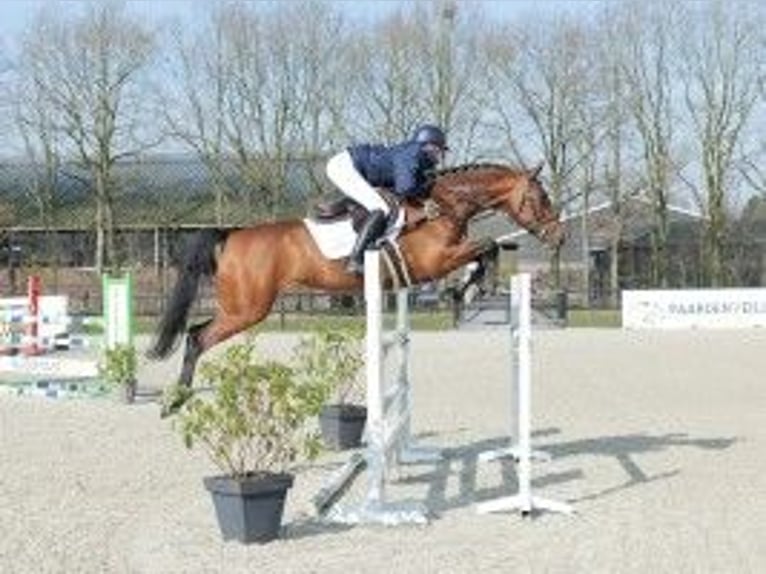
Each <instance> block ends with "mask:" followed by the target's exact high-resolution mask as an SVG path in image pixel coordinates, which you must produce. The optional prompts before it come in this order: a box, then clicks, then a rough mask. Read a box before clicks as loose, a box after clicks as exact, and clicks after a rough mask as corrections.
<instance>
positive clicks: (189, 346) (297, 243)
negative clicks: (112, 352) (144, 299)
mask: <svg viewBox="0 0 766 574" xmlns="http://www.w3.org/2000/svg"><path fill="white" fill-rule="evenodd" d="M541 168H542V165H540V166H538V167H536V168H534V169H531V170H525V169H513V168H510V167H508V166H505V165H498V164H471V165H465V166H460V167H455V168H449V169H444V170H440V171H438V172H435V174H434V175H433V176H432V181H431V183H430V194H429V195H430V199H431V200H433V201H434V202H435V203H436V205H437V206H438V214H436V215H435V216H431V217H426V215H425V214H424V210H423V205H422V203H421V204H419V203H417V202H415V201H412V200H408V201H405V202H404V203H403V206H404V209H405V226H404V228H403V229H402V230H401V234H400V236H399V238H398V240H397V242H398V245H399V248H400V252H401V255H402V259H403V262H404V264H405V265H406V267H407V269H408V271H409V275H410V277H411V278H412V280H413V282H415V283H420V282H425V281H430V280H434V279H439V278H441V277H444V276H445V275H447V274H448V273H450V272H451V271H453V270H455V269H458V268H459V267H461V266H463V265H465V264H466V263H469V262H471V261H477V262H479V263H480V267H479V269H481V262H482V261H483V260H484V258H486V257H487V256H488V255H493V254H495V253H496V252H497V249H498V245H497V244H496V242H495V240H494V239H491V238H485V239H480V240H472V239H468V238H467V228H468V223H469V221H470V220H471V219H472V218H473V217H474V216H476V215H478V214H479V213H483V212H488V211H495V212H499V213H504V214H506V215H508V216H509V217H511V218H512V219H513V220H515V221H516V222H517V223H518V224H519V225H520V226H521V227H523V228H525V229H527V230H528V231H529V232H530V233H531V234H533V235H534V236H536V237H537V238H538V239H539V240H541V241H543V242H544V243H546V244H548V245H549V246H551V247H558V246H559V245H560V244H561V243H562V241H563V230H562V227H561V223H560V222H559V218H558V213H557V212H556V211H555V210H554V208H553V206H552V204H551V202H550V199H549V197H548V194H547V193H546V192H545V190H544V189H543V186H542V184H541V183H540V181H539V179H538V175H539V173H540V170H541ZM343 264H344V261H343V260H342V259H341V260H330V259H327V258H325V257H324V255H323V254H322V253H321V252H320V250H319V248H318V246H317V244H316V243H315V241H314V239H313V238H312V236H311V235H310V234H309V232H308V230H307V228H306V225H305V223H304V222H303V221H302V220H300V219H293V220H285V221H276V222H268V223H261V224H259V225H256V226H254V227H250V228H245V229H236V230H223V229H211V230H203V231H201V232H199V233H198V234H197V235H196V236H195V238H194V239H193V241H192V242H191V245H190V248H188V249H187V250H186V253H185V255H184V257H183V260H182V262H181V266H180V269H179V275H178V278H177V280H176V284H175V287H174V288H173V292H172V293H171V295H170V299H169V301H168V304H167V305H166V307H165V312H164V314H163V316H162V318H161V319H160V322H159V325H158V328H157V333H156V335H155V339H154V342H153V344H152V347H151V349H150V350H149V353H148V354H149V356H150V358H153V359H164V358H166V357H167V356H168V355H169V354H170V353H171V351H172V350H173V349H174V347H175V345H176V343H177V341H178V339H179V338H180V337H181V335H182V333H183V332H184V331H186V349H185V352H184V357H183V365H182V368H181V375H180V378H179V381H178V386H177V389H179V391H182V390H183V389H184V388H185V389H186V390H187V391H188V393H190V390H189V389H190V388H191V384H192V379H193V377H194V370H195V367H196V364H197V360H198V359H199V357H200V355H201V354H202V353H203V352H205V351H206V350H207V349H209V348H211V347H212V346H214V345H216V344H217V343H220V342H222V341H224V340H226V339H228V338H229V337H231V336H233V335H236V334H237V333H240V332H241V331H244V330H245V329H247V328H248V327H251V326H253V325H255V324H257V323H259V322H260V321H262V320H263V319H264V318H265V317H266V316H267V315H268V314H269V312H270V310H271V308H272V305H273V304H274V301H275V299H276V297H277V295H278V294H279V293H281V292H282V291H284V290H286V289H288V288H291V287H296V286H300V287H307V288H313V289H319V290H322V291H325V292H339V291H343V292H347V291H354V290H361V289H362V287H363V278H362V277H360V276H357V275H353V274H350V273H348V272H347V271H346V270H345V269H344V265H343ZM474 273H476V272H474ZM203 277H212V278H213V280H214V286H215V292H216V304H217V305H216V306H217V310H216V312H215V315H214V317H213V318H212V319H209V320H208V321H206V322H204V323H201V324H198V325H194V326H192V327H189V328H188V329H187V327H186V322H187V318H188V314H189V310H190V308H191V306H192V304H193V302H194V300H195V299H196V296H197V290H198V286H199V283H200V280H201V279H202V278H203ZM186 398H188V395H187V397H185V398H183V397H182V396H181V395H179V398H177V399H174V400H173V402H172V403H171V404H170V405H169V406H167V405H166V407H164V411H163V416H164V415H167V414H170V413H172V412H174V411H175V410H177V409H178V408H179V407H180V406H181V404H182V403H183V402H184V401H185V400H186Z"/></svg>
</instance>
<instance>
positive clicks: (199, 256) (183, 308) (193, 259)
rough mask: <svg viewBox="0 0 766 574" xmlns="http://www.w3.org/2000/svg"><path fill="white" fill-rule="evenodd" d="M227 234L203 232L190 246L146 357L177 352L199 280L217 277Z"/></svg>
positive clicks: (156, 356)
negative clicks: (220, 249)
mask: <svg viewBox="0 0 766 574" xmlns="http://www.w3.org/2000/svg"><path fill="white" fill-rule="evenodd" d="M228 234H229V232H228V231H226V230H222V229H204V230H202V231H200V232H198V233H197V234H196V235H195V236H194V238H193V239H192V240H191V241H190V243H189V244H188V245H187V247H186V249H185V250H184V254H183V257H182V259H181V265H180V267H179V271H178V279H177V280H176V284H175V287H173V293H172V295H171V296H170V299H169V300H168V304H167V307H166V308H165V312H164V313H163V315H162V318H161V319H160V322H159V326H158V327H157V332H156V335H155V339H154V342H153V344H152V346H151V348H150V349H149V351H148V353H147V355H148V356H149V357H150V358H152V359H164V358H166V357H167V356H168V355H169V354H170V353H171V351H172V350H173V349H174V348H175V346H176V343H177V342H178V339H179V336H180V335H181V333H182V332H183V331H184V330H185V329H186V320H187V318H188V316H189V309H190V308H191V306H192V303H194V300H195V298H196V297H197V290H198V288H199V282H200V279H201V278H202V277H212V276H213V275H215V272H216V250H217V247H218V245H220V244H222V243H223V242H225V241H226V238H227V236H228Z"/></svg>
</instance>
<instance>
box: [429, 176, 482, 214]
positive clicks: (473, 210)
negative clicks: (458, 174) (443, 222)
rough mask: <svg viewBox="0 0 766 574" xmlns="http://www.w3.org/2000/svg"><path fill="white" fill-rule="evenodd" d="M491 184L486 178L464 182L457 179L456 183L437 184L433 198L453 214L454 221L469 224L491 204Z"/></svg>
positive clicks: (464, 180) (469, 179) (465, 179)
mask: <svg viewBox="0 0 766 574" xmlns="http://www.w3.org/2000/svg"><path fill="white" fill-rule="evenodd" d="M491 183H492V181H491V179H488V178H487V177H486V176H484V177H482V178H463V179H462V180H458V179H457V178H455V181H450V182H441V183H437V188H436V189H435V190H434V193H433V197H434V199H436V201H437V202H438V203H440V204H441V205H442V207H443V208H446V209H447V210H448V211H449V212H450V213H452V219H454V220H456V221H457V222H467V221H468V220H469V219H471V218H472V217H473V216H475V215H476V214H477V213H479V212H480V211H483V210H484V209H485V207H486V206H488V205H489V204H490V203H491V198H490V197H489V194H488V191H487V190H488V189H489V187H490V186H491Z"/></svg>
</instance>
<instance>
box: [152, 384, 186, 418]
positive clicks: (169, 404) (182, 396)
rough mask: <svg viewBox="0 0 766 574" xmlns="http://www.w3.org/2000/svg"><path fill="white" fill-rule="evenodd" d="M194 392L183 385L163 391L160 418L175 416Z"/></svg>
mask: <svg viewBox="0 0 766 574" xmlns="http://www.w3.org/2000/svg"><path fill="white" fill-rule="evenodd" d="M192 394H194V391H192V390H191V389H190V388H189V387H186V386H183V385H174V386H172V387H169V388H168V389H167V390H166V391H165V395H164V396H163V398H162V408H161V409H160V418H163V419H164V418H167V417H169V416H171V415H174V414H176V413H177V412H178V411H179V410H180V409H181V407H182V406H184V404H185V403H186V401H188V400H189V399H190V398H191V396H192Z"/></svg>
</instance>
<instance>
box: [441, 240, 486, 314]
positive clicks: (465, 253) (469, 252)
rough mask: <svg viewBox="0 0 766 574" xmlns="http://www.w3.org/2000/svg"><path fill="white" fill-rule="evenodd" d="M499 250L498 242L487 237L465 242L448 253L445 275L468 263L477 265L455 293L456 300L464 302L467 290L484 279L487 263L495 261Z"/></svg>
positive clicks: (445, 262)
mask: <svg viewBox="0 0 766 574" xmlns="http://www.w3.org/2000/svg"><path fill="white" fill-rule="evenodd" d="M498 250H499V246H498V244H497V242H496V241H495V240H494V239H492V238H491V237H487V238H484V239H480V240H478V241H473V240H468V241H463V242H462V243H459V244H458V245H456V246H454V247H452V248H450V249H449V250H448V251H447V257H446V258H445V261H444V271H443V274H444V275H446V274H447V273H449V272H450V271H454V270H455V269H458V268H460V267H462V266H463V265H466V264H468V263H472V262H473V263H476V267H475V268H474V269H473V270H472V271H471V274H470V275H469V276H468V279H466V280H465V281H464V282H463V284H462V285H460V286H459V287H458V288H457V290H456V291H455V293H454V297H455V299H456V300H460V301H462V300H463V298H464V296H465V292H466V290H467V289H468V288H469V287H470V286H471V285H476V284H478V283H479V281H481V280H482V279H484V276H485V274H486V272H487V263H488V262H491V261H494V260H495V258H496V257H497V253H498Z"/></svg>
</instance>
